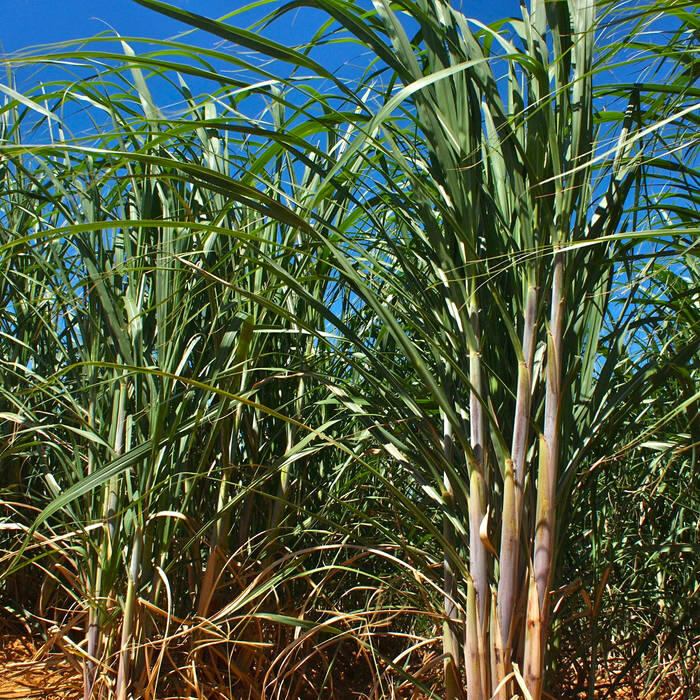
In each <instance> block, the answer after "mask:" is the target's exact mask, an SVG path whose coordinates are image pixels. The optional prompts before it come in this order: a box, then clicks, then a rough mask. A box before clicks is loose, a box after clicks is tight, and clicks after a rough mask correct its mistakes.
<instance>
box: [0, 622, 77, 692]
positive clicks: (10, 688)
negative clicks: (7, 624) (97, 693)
mask: <svg viewBox="0 0 700 700" xmlns="http://www.w3.org/2000/svg"><path fill="white" fill-rule="evenodd" d="M38 652H40V649H37V647H36V646H35V645H34V644H33V643H32V641H31V640H30V639H29V638H28V637H23V636H17V635H12V634H3V635H1V636H0V700H33V699H34V698H45V699H46V700H77V699H78V698H80V697H82V693H81V684H82V678H81V675H80V673H79V670H78V669H77V668H74V667H72V666H71V665H70V664H69V663H68V661H67V660H66V657H65V655H64V654H62V653H60V652H50V653H48V654H42V655H41V656H40V658H38V656H39V655H38Z"/></svg>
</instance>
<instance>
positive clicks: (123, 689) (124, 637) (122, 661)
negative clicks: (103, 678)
mask: <svg viewBox="0 0 700 700" xmlns="http://www.w3.org/2000/svg"><path fill="white" fill-rule="evenodd" d="M142 550H143V532H142V530H141V527H140V526H138V527H137V528H136V532H135V533H134V540H133V543H132V550H131V565H130V566H129V580H128V583H127V589H126V601H125V603H124V617H123V621H122V634H121V643H120V648H119V670H118V672H117V685H116V688H115V694H116V697H117V700H126V696H127V690H128V688H129V684H130V682H131V662H132V650H131V642H132V637H133V634H134V627H135V621H136V612H137V604H136V586H137V585H138V581H139V578H140V572H141V552H142Z"/></svg>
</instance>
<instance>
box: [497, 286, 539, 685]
mask: <svg viewBox="0 0 700 700" xmlns="http://www.w3.org/2000/svg"><path fill="white" fill-rule="evenodd" d="M536 314H537V289H536V287H535V285H534V283H532V282H531V283H530V284H529V286H528V289H527V293H526V301H525V318H524V324H523V333H522V358H521V360H520V363H519V367H518V388H517V394H516V401H515V416H514V419H513V440H512V445H511V460H510V461H509V462H506V465H505V472H504V479H503V515H502V521H501V548H500V555H499V581H498V622H499V627H500V632H501V646H502V647H503V649H504V652H503V653H504V662H505V664H506V672H509V671H510V659H511V649H512V645H513V635H514V626H513V614H514V610H515V601H516V595H517V591H518V589H519V573H520V562H519V556H518V555H519V550H520V531H521V523H522V507H523V505H522V504H523V486H524V482H525V466H526V465H525V460H526V455H527V447H528V440H529V432H530V420H531V419H530V405H531V394H532V362H533V357H534V353H535V331H536V327H537V324H536Z"/></svg>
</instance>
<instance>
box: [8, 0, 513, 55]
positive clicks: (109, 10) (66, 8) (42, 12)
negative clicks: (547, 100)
mask: <svg viewBox="0 0 700 700" xmlns="http://www.w3.org/2000/svg"><path fill="white" fill-rule="evenodd" d="M170 2H171V4H173V5H177V6H178V7H181V8H183V9H186V10H189V11H190V12H196V13H198V14H203V15H206V16H208V17H217V18H218V17H220V16H222V15H224V14H227V13H229V12H232V11H234V10H237V9H240V8H242V7H244V6H245V5H247V4H249V3H248V2H241V0H170ZM456 4H461V6H462V10H463V11H464V13H465V14H466V15H467V16H470V17H475V18H477V19H479V20H481V21H485V22H491V21H493V20H496V19H499V18H503V17H508V16H519V15H520V10H519V2H518V0H488V1H487V2H474V1H473V0H463V2H461V3H460V2H457V3H456ZM271 7H272V6H271ZM2 9H3V12H2V23H1V24H0V44H1V48H0V51H4V52H5V53H10V52H13V51H17V50H19V49H22V48H25V47H27V46H35V45H37V44H46V43H53V42H57V41H63V40H66V39H76V38H81V37H89V36H93V35H94V34H97V33H99V32H102V31H105V30H108V29H109V28H110V27H112V28H114V29H115V30H116V31H117V32H118V33H119V34H120V35H122V36H141V37H150V38H157V39H164V38H166V37H170V36H173V35H175V34H177V33H178V32H180V31H183V30H184V29H185V27H184V25H182V24H180V23H179V22H175V21H173V20H170V19H168V18H166V17H163V16H161V15H158V14H156V13H154V12H151V11H149V10H147V9H145V8H143V7H141V6H140V5H137V4H136V3H134V2H132V1H131V0H103V1H100V0H97V1H96V0H5V2H4V3H3V8H2ZM302 12H303V11H300V12H299V13H298V14H297V16H296V18H295V20H294V22H291V21H290V22H289V23H288V24H286V25H284V26H280V27H278V28H277V30H276V32H274V33H273V34H270V33H268V34H267V35H268V36H271V38H275V39H277V40H278V41H282V42H283V43H286V44H290V45H291V44H294V43H296V41H295V39H298V37H299V34H300V33H303V30H302V28H301V25H302V24H304V23H308V19H307V20H305V19H304V16H303V14H302ZM258 16H260V15H259V14H258ZM307 17H308V15H307ZM249 22H250V20H247V19H244V17H243V16H242V17H241V20H240V22H237V24H239V25H240V26H247V25H248V24H249ZM315 26H317V22H314V27H315ZM194 40H195V41H196V42H197V43H199V42H200V41H204V42H205V43H206V42H207V41H209V43H210V45H211V44H213V43H214V41H215V39H214V38H211V39H207V38H205V37H201V36H200V37H199V38H197V39H194Z"/></svg>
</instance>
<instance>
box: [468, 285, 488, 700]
mask: <svg viewBox="0 0 700 700" xmlns="http://www.w3.org/2000/svg"><path fill="white" fill-rule="evenodd" d="M471 284H472V285H475V284H476V282H475V281H474V280H471ZM469 316H470V325H471V330H472V333H471V334H470V341H469V342H470V347H469V381H470V385H471V386H470V390H469V426H470V440H471V448H472V453H473V460H472V464H471V465H470V471H471V473H470V479H469V501H468V505H469V569H470V574H471V578H472V582H473V588H474V595H475V598H476V610H477V613H478V620H479V624H478V626H477V627H476V628H475V629H476V638H475V639H472V640H470V637H469V635H467V638H466V640H465V643H466V645H467V647H468V648H467V649H466V650H465V656H467V655H469V656H471V655H472V654H473V653H474V649H472V648H470V644H473V643H474V642H476V644H477V655H478V660H479V664H478V667H479V673H480V681H479V687H480V688H481V690H482V692H484V693H486V692H487V689H488V679H487V673H488V671H487V669H488V666H489V664H488V662H487V654H488V648H489V647H488V643H487V627H486V625H487V624H488V602H489V600H488V599H489V598H490V595H489V585H488V552H487V550H486V547H485V545H484V543H483V541H482V539H481V536H480V530H481V523H482V522H483V520H484V517H485V516H486V480H485V475H484V463H485V452H484V447H485V442H484V441H485V417H484V409H483V405H482V401H483V400H484V391H483V383H482V369H481V348H480V345H479V343H480V340H479V339H480V334H479V306H478V299H477V295H476V292H475V291H474V290H473V289H472V292H471V296H470V313H469Z"/></svg>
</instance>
